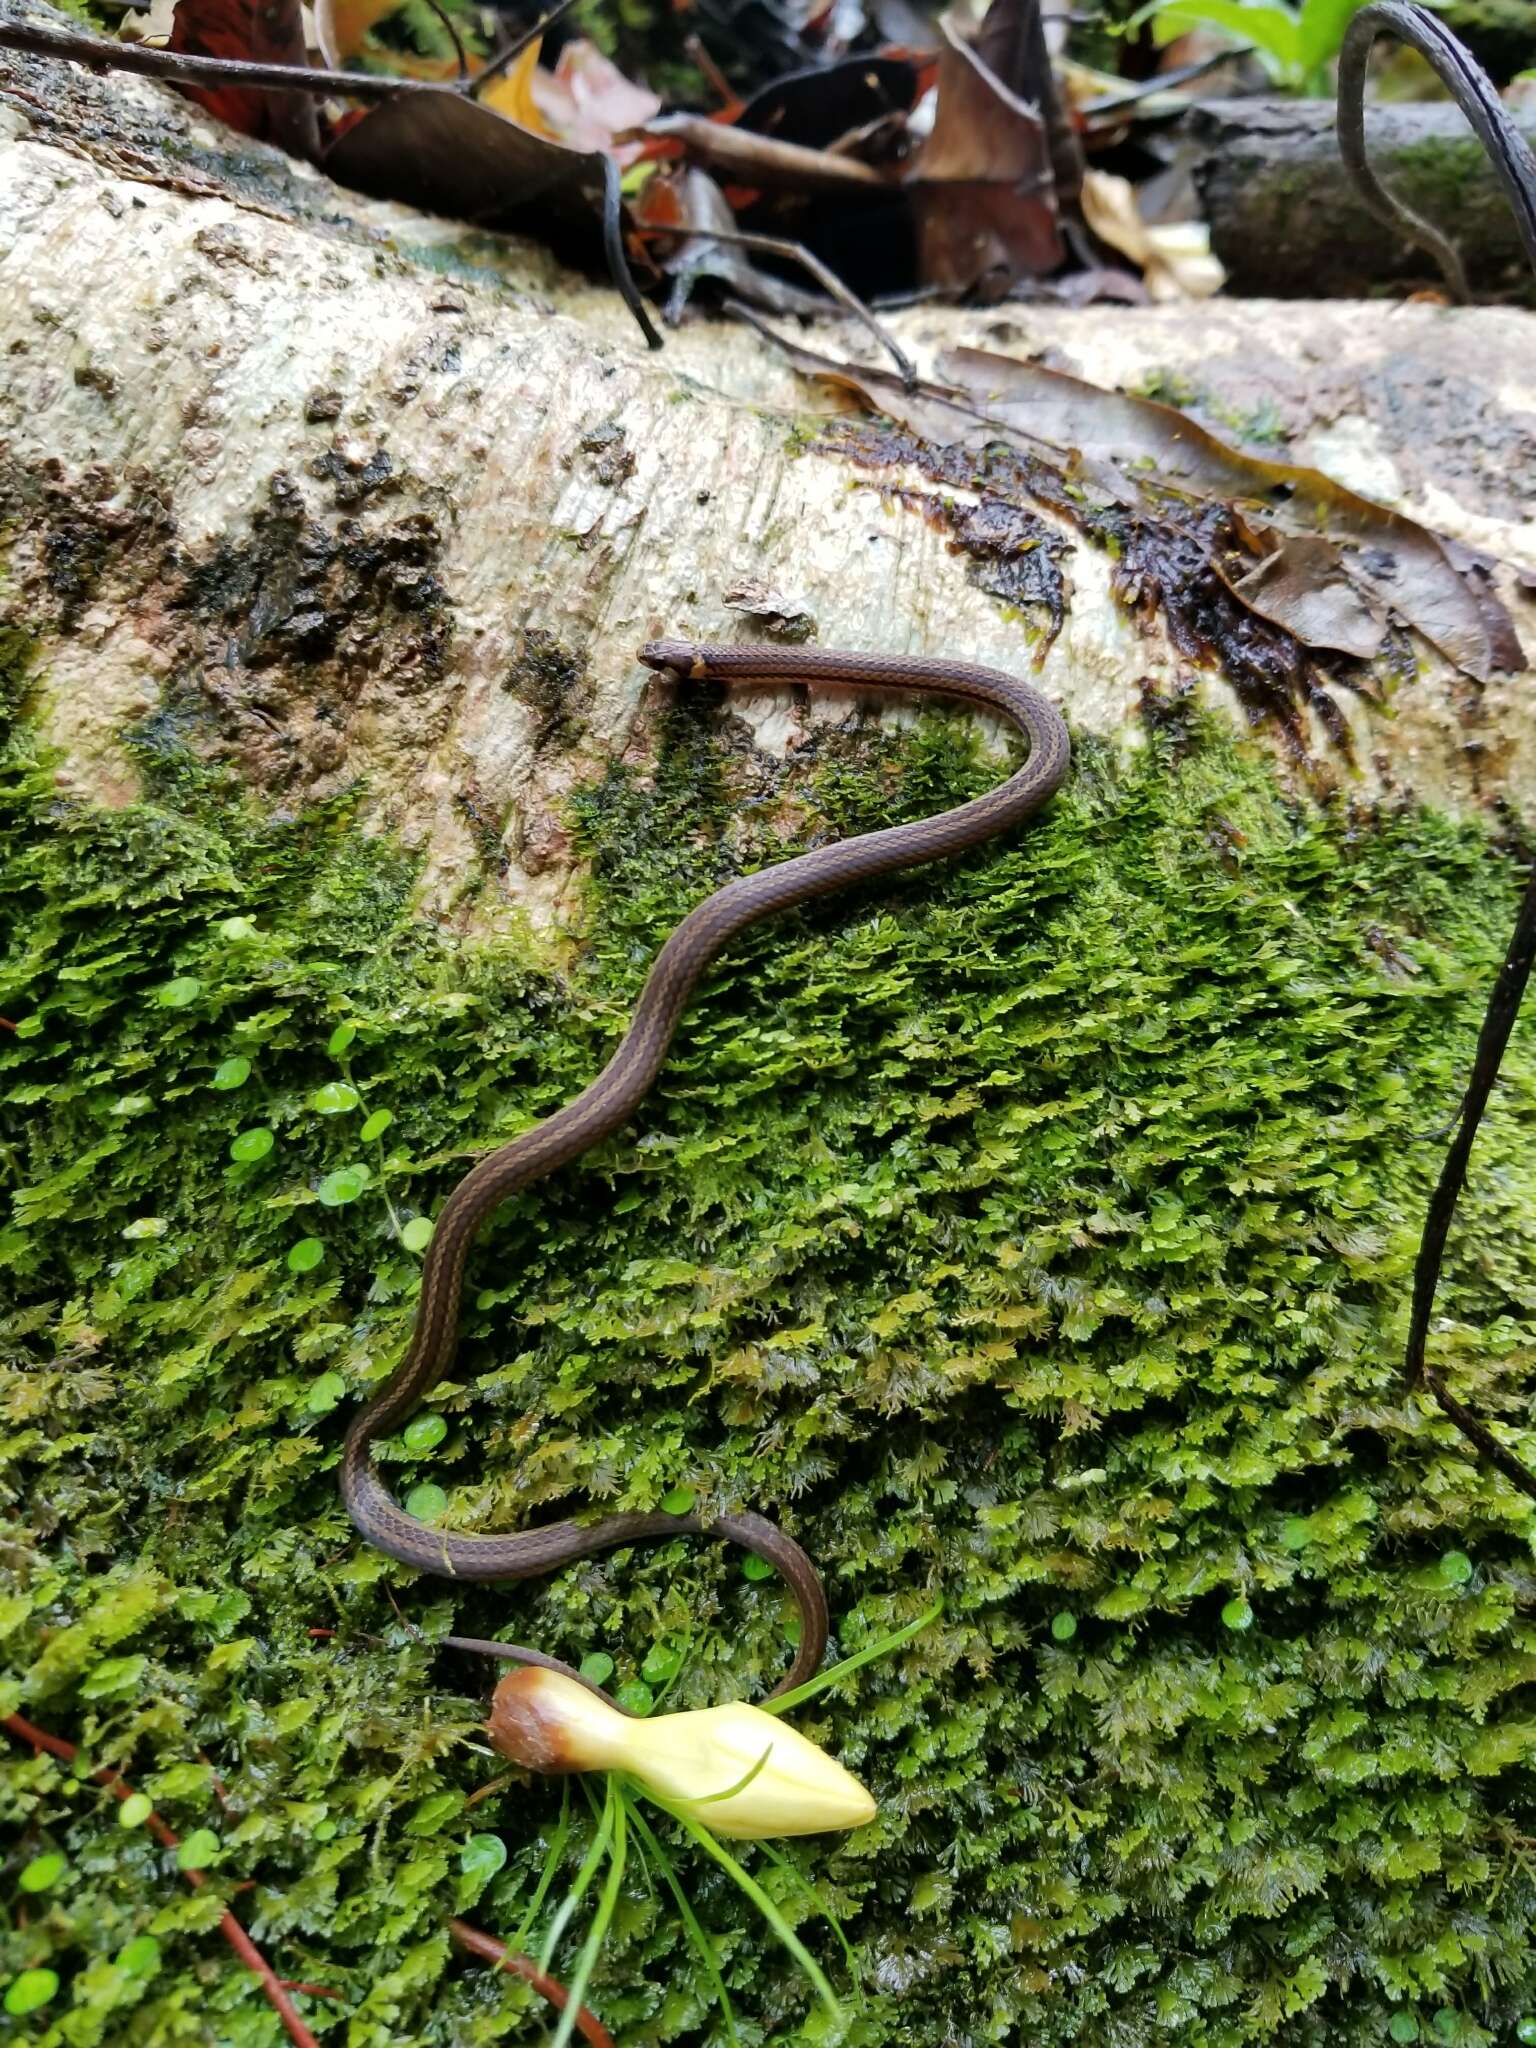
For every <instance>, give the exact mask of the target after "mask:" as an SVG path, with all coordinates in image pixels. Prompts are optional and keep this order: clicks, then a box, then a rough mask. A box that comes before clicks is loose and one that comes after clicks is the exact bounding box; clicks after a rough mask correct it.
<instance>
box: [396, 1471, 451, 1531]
mask: <svg viewBox="0 0 1536 2048" xmlns="http://www.w3.org/2000/svg"><path fill="white" fill-rule="evenodd" d="M447 1508H448V1496H447V1494H446V1493H444V1491H443V1489H442V1488H441V1487H440V1486H434V1485H433V1483H432V1481H431V1480H430V1479H423V1480H422V1482H421V1484H420V1486H413V1487H412V1488H411V1490H410V1492H409V1493H408V1494H407V1495H406V1496H405V1512H406V1513H407V1514H408V1515H414V1516H415V1517H416V1519H417V1521H418V1522H435V1521H436V1520H437V1518H438V1516H439V1515H441V1514H445V1513H446V1512H447Z"/></svg>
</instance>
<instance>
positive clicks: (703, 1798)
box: [688, 1742, 773, 1806]
mask: <svg viewBox="0 0 1536 2048" xmlns="http://www.w3.org/2000/svg"><path fill="white" fill-rule="evenodd" d="M772 1755H773V1744H772V1743H771V1742H770V1743H769V1745H768V1747H767V1748H766V1749H765V1750H764V1751H763V1753H762V1755H761V1756H760V1757H759V1758H758V1760H757V1762H756V1763H755V1764H753V1766H752V1768H751V1769H750V1770H749V1771H748V1772H747V1773H746V1775H745V1776H744V1777H740V1778H738V1779H737V1780H736V1782H735V1784H734V1785H727V1786H726V1788H725V1790H724V1791H723V1792H701V1793H700V1794H699V1796H698V1798H697V1799H690V1800H689V1802H688V1803H689V1805H690V1806H718V1805H719V1803H720V1801H721V1800H722V1799H734V1798H735V1797H736V1794H737V1793H738V1792H745V1791H746V1789H747V1787H748V1786H749V1785H750V1784H751V1782H752V1780H753V1779H754V1778H755V1777H756V1776H757V1774H758V1772H759V1771H760V1770H761V1769H762V1768H763V1765H764V1764H765V1763H767V1761H768V1759H769V1757H771V1756H772Z"/></svg>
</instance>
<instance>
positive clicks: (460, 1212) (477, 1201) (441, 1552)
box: [341, 640, 1071, 1696]
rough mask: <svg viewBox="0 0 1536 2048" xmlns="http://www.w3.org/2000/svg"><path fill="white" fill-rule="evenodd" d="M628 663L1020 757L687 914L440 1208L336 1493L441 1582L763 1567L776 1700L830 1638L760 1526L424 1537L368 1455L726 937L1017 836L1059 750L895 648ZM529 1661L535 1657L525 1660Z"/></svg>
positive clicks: (697, 653)
mask: <svg viewBox="0 0 1536 2048" xmlns="http://www.w3.org/2000/svg"><path fill="white" fill-rule="evenodd" d="M640 659H641V660H642V661H643V662H644V663H645V664H646V666H647V667H648V668H653V669H657V670H660V671H662V672H665V673H670V674H672V675H674V676H677V677H679V678H685V677H686V678H693V679H699V680H709V681H714V680H718V681H721V682H729V683H780V684H783V683H809V684H813V685H814V684H829V685H836V686H838V687H845V686H847V685H850V684H853V685H857V686H860V687H867V688H870V689H880V690H917V691H921V692H924V693H927V694H931V695H936V696H943V697H957V698H961V699H963V700H964V701H965V702H967V703H971V704H977V705H981V706H983V707H984V708H985V709H987V710H989V711H994V712H1001V713H1002V715H1003V716H1004V717H1005V718H1007V719H1010V720H1011V721H1012V722H1013V724H1014V725H1016V726H1017V727H1018V728H1019V730H1020V731H1021V732H1022V733H1023V734H1024V735H1025V737H1026V738H1027V739H1028V741H1029V759H1028V761H1027V762H1026V763H1025V764H1024V766H1023V767H1022V768H1021V769H1020V770H1019V771H1018V773H1017V774H1016V775H1011V776H1010V777H1009V778H1008V780H1007V781H1006V782H1003V783H1000V784H999V785H998V786H997V788H996V789H992V790H989V791H988V792H987V794H986V795H985V796H981V797H977V798H976V799H975V801H974V802H972V803H967V804H960V805H958V806H957V807H956V808H955V809H953V810H949V811H940V812H938V813H937V814H936V815H935V816H933V817H931V818H922V819H920V820H918V821H917V822H916V823H915V824H911V825H895V826H892V827H891V828H890V829H889V830H887V831H883V832H869V833H865V834H862V835H861V836H860V837H859V838H857V839H845V840H842V841H840V842H838V843H837V844H835V845H832V846H823V847H818V848H817V849H816V851H815V852H814V853H806V854H801V855H799V856H798V857H797V858H796V859H793V860H787V861H783V862H781V863H780V864H779V865H778V866H777V867H771V868H764V869H762V870H761V871H760V872H759V873H757V874H754V875H744V876H742V877H740V878H739V879H738V880H737V881H734V882H728V883H727V884H726V886H725V887H724V888H723V889H718V890H716V892H715V894H714V895H713V896H710V897H707V898H706V899H705V901H704V902H702V903H701V904H699V906H698V908H697V909H695V910H692V911H690V912H689V914H688V915H687V917H685V918H684V919H683V921H682V923H681V924H680V925H679V926H678V927H677V929H676V930H675V931H674V932H673V933H672V935H671V937H670V938H669V939H668V940H667V942H666V944H665V945H664V946H663V947H662V949H661V951H660V952H659V953H658V954H657V956H656V959H655V962H654V963H653V965H652V967H651V971H650V974H649V975H648V976H647V978H646V982H645V986H644V988H643V989H642V990H641V992H640V999H639V1001H638V1003H637V1004H636V1005H635V1013H634V1017H633V1019H632V1021H631V1023H630V1027H629V1029H628V1031H627V1032H626V1033H625V1034H624V1037H623V1039H622V1040H621V1041H620V1043H619V1048H618V1050H617V1051H616V1052H615V1053H614V1055H613V1057H612V1059H610V1060H609V1062H608V1064H607V1066H605V1067H604V1068H603V1070H602V1072H601V1073H600V1074H599V1075H598V1077H597V1079H596V1080H595V1081H593V1082H592V1083H591V1084H590V1086H588V1087H586V1088H584V1089H583V1090H582V1092H581V1093H580V1094H579V1095H578V1096H576V1097H575V1098H574V1099H573V1100H572V1101H570V1102H568V1103H566V1105H565V1106H564V1108H563V1109H558V1110H556V1111H555V1113H554V1115H553V1116H550V1117H546V1118H545V1119H544V1121H543V1122H542V1123H538V1124H535V1125H534V1126H533V1128H532V1129H531V1130H527V1131H524V1132H523V1133H522V1135H521V1136H520V1137H517V1138H514V1139H513V1140H512V1142H511V1143H510V1144H508V1145H500V1146H498V1147H497V1149H496V1150H495V1151H494V1152H489V1153H487V1154H486V1156H485V1158H483V1159H482V1160H480V1161H479V1163H478V1164H477V1165H475V1166H474V1167H472V1168H471V1169H470V1171H469V1172H468V1173H467V1174H465V1176H464V1178H463V1179H462V1180H461V1181H460V1182H459V1184H458V1186H457V1187H456V1188H455V1189H454V1190H453V1192H452V1194H450V1195H449V1197H448V1199H447V1201H446V1202H445V1203H444V1204H443V1208H442V1212H441V1214H440V1215H439V1216H438V1219H437V1224H436V1227H435V1229H434V1231H433V1233H432V1240H431V1243H430V1245H429V1246H428V1248H427V1254H426V1258H425V1261H424V1262H423V1266H422V1275H421V1296H420V1301H419V1304H418V1307H417V1311H416V1324H415V1328H414V1329H413V1331H412V1333H411V1342H410V1349H409V1350H408V1351H407V1353H406V1356H405V1359H404V1361H403V1362H402V1364H401V1366H400V1368H399V1370H398V1371H397V1372H396V1373H394V1374H393V1376H392V1377H391V1378H390V1380H389V1381H388V1383H387V1384H386V1385H385V1387H384V1388H383V1390H382V1391H381V1392H380V1393H379V1394H377V1395H376V1396H375V1398H374V1399H373V1400H372V1401H371V1402H370V1403H369V1404H368V1406H367V1407H366V1408H365V1409H364V1410H363V1412H362V1413H361V1414H360V1415H359V1416H358V1417H357V1419H356V1421H355V1422H354V1423H353V1424H352V1427H351V1429H350V1430H349V1431H348V1432H347V1440H346V1447H345V1449H344V1451H343V1453H342V1461H341V1493H342V1499H343V1500H344V1501H345V1502H346V1506H347V1512H348V1514H349V1515H350V1516H351V1517H352V1520H353V1522H354V1523H355V1524H356V1526H357V1529H358V1531H359V1533H360V1534H361V1535H362V1536H363V1537H365V1538H366V1540H367V1541H368V1542H369V1543H371V1544H372V1545H373V1546H374V1548H375V1549H377V1550H382V1551H384V1552H386V1553H387V1554H388V1555H389V1556H390V1557H395V1558H399V1559H400V1560H401V1562H402V1563H404V1564H409V1565H414V1566H415V1567H416V1569H417V1570H418V1571H423V1572H435V1573H437V1574H439V1575H440V1576H441V1577H444V1578H457V1579H532V1578H539V1577H541V1576H542V1575H543V1574H544V1573H545V1572H550V1571H554V1570H555V1569H556V1568H557V1567H558V1566H560V1565H562V1564H568V1563H570V1562H572V1561H573V1560H574V1559H576V1558H582V1557H591V1556H592V1555H593V1554H594V1553H595V1552H597V1551H601V1550H611V1549H613V1548H614V1547H615V1546H617V1545H619V1544H627V1543H637V1542H645V1541H649V1540H653V1539H658V1538H662V1537H668V1536H677V1535H682V1534H693V1535H707V1536H724V1537H727V1538H729V1539H730V1541H732V1542H734V1543H740V1544H742V1545H743V1546H744V1547H745V1548H746V1549H748V1550H751V1551H755V1552H756V1554H757V1555H758V1556H759V1557H762V1558H766V1559H767V1560H768V1562H769V1563H770V1564H772V1565H774V1566H775V1567H776V1568H777V1570H778V1571H779V1572H780V1573H781V1574H782V1575H783V1577H784V1578H785V1579H786V1580H787V1581H788V1583H789V1586H790V1588H791V1590H792V1591H793V1593H794V1595H795V1599H796V1601H797V1602H798V1604H799V1608H800V1642H799V1646H798V1648H797V1651H796V1655H795V1661H794V1665H793V1668H792V1669H791V1670H790V1672H789V1674H788V1676H787V1677H786V1678H785V1679H784V1680H783V1681H782V1682H781V1684H779V1685H778V1686H776V1687H775V1688H774V1691H775V1693H779V1692H785V1691H788V1690H789V1689H790V1688H792V1687H794V1686H797V1685H800V1684H802V1683H803V1682H804V1681H805V1680H806V1679H807V1678H809V1677H810V1676H811V1674H812V1673H813V1672H814V1671H815V1670H816V1669H817V1667H818V1666H819V1664H820V1662H821V1657H822V1652H823V1651H824V1650H825V1648H826V1642H827V1601H826V1594H825V1593H824V1592H823V1590H822V1584H821V1579H820V1577H819V1575H818V1573H817V1571H816V1567H815V1566H814V1565H813V1564H812V1562H811V1560H810V1558H809V1557H807V1555H806V1554H805V1552H804V1551H803V1550H802V1549H801V1548H800V1545H799V1544H798V1543H796V1542H795V1541H794V1540H793V1539H792V1538H791V1537H789V1536H786V1535H785V1534H784V1532H783V1530H782V1529H779V1528H777V1527H775V1525H774V1524H773V1523H772V1522H769V1521H766V1520H765V1519H764V1518H763V1517H762V1516H761V1515H755V1514H751V1513H742V1514H727V1515H715V1516H713V1517H711V1518H710V1519H709V1520H707V1521H706V1520H705V1519H704V1518H703V1517H702V1516H699V1515H692V1514H684V1515H672V1514H667V1513H665V1512H654V1513H647V1514H617V1515H604V1516H602V1517H601V1518H600V1519H599V1520H597V1521H595V1522H587V1523H582V1522H576V1521H561V1522H551V1523H549V1524H547V1525H546V1526H545V1527H543V1528H537V1529H526V1530H522V1531H520V1532H519V1533H518V1534H516V1535H511V1536H460V1535H455V1534H451V1533H449V1532H447V1531H442V1530H437V1529H432V1528H429V1527H428V1526H427V1524H426V1523H424V1522H419V1521H417V1520H416V1518H415V1517H414V1516H413V1515H408V1514H407V1513H406V1512H405V1510H404V1509H403V1508H401V1507H400V1506H399V1504H398V1503H397V1502H396V1501H395V1500H394V1498H393V1497H392V1495H391V1494H390V1492H389V1490H388V1488H387V1487H386V1486H385V1484H384V1482H383V1480H382V1479H381V1478H380V1477H379V1474H378V1472H377V1471H376V1469H375V1467H374V1464H373V1459H372V1448H373V1444H374V1442H375V1440H376V1439H377V1438H379V1437H383V1436H389V1435H391V1434H392V1433H393V1432H394V1431H395V1430H396V1429H397V1428H399V1426H400V1425H401V1424H402V1423H403V1422H404V1421H405V1420H406V1418H407V1417H408V1416H409V1415H410V1413H411V1411H412V1410H413V1409H414V1408H415V1407H417V1406H418V1404H419V1403H420V1402H421V1401H422V1399H423V1398H424V1397H425V1396H426V1395H427V1394H428V1393H429V1392H430V1391H431V1389H432V1388H433V1387H434V1386H436V1384H437V1382H438V1381H439V1380H440V1379H441V1378H442V1376H443V1374H444V1373H445V1372H446V1370H447V1369H448V1366H449V1364H450V1363H451V1362H452V1359H453V1355H454V1351H455V1348H456V1345H457V1341H458V1321H459V1298H460V1295H461V1294H462V1292H463V1286H464V1269H465V1266H466V1263H467V1262H468V1258H469V1251H470V1246H471V1245H472V1244H473V1242H474V1239H475V1236H476V1234H477V1232H478V1231H479V1229H480V1226H481V1224H482V1223H484V1221H485V1219H486V1218H487V1216H489V1215H490V1213H491V1211H492V1210H493V1209H494V1208H495V1207H496V1206H497V1204H498V1203H499V1202H504V1201H505V1200H506V1199H507V1197H508V1196H509V1195H514V1194H516V1193H517V1192H518V1191H519V1190H520V1189H522V1188H526V1187H528V1186H530V1185H531V1184H532V1183H533V1182H534V1181H537V1180H541V1179H543V1178H544V1176H545V1175H546V1174H549V1173H553V1172H554V1170H555V1169H556V1168H557V1167H560V1166H564V1165H566V1164H567V1163H568V1162H569V1161H570V1160H572V1159H576V1158H578V1157H579V1156H580V1155H581V1154H582V1153H583V1152H586V1151H588V1150H590V1148H591V1147H592V1146H593V1145H595V1144H597V1143H598V1141H599V1140H600V1139H602V1138H606V1137H608V1136H610V1135H611V1134H612V1133H613V1132H614V1131H617V1130H619V1129H621V1128H622V1126H623V1125H625V1124H627V1123H628V1122H629V1120H630V1118H631V1116H632V1115H633V1114H634V1112H635V1109H636V1107H637V1106H638V1104H639V1103H640V1102H641V1101H642V1100H643V1098H644V1096H645V1094H646V1092H647V1090H648V1089H649V1088H650V1086H651V1083H652V1082H653V1081H654V1080H655V1078H656V1076H657V1074H658V1073H659V1072H660V1070H661V1065H662V1062H663V1060H664V1059H665V1058H666V1054H667V1048H668V1046H669V1045H670V1043H671V1040H672V1034H673V1032H674V1031H675V1029H676V1027H677V1022H678V1019H679V1018H680V1017H681V1015H682V1013H683V1010H684V1008H685V1007H686V1005H687V1003H688V999H689V997H690V996H691V995H692V994H693V991H694V989H695V988H696V987H697V986H698V982H699V979H700V976H701V975H702V974H703V973H704V970H705V969H706V968H707V967H708V966H709V964H710V962H711V961H712V960H713V959H714V958H715V956H716V955H717V954H718V953H719V952H720V950H721V948H722V947H723V946H725V945H726V944H727V943H728V942H729V940H731V939H732V938H734V937H735V935H736V933H737V932H739V931H741V930H743V929H744V928H745V927H746V926H747V925H751V924H756V923H757V922H758V921H759V920H760V919H761V918H765V917H769V916H771V915H772V914H773V913H774V912H775V911H779V910H787V909H788V908H789V907H790V906H791V905H792V904H796V903H804V902H806V901H808V900H809V899H810V898H811V897H813V896H823V895H826V894H828V893H829V892H830V891H832V890H834V889H841V888H844V887H846V886H847V885H848V884H849V883H852V882H860V881H865V880H868V879H869V878H870V877H872V876H875V875H885V874H890V873H892V872H893V871H894V870H896V869H898V868H907V867H916V866H918V865H920V864H921V863H922V862H924V861H930V860H943V859H946V858H948V857H949V856H951V855H953V854H957V853H962V852H964V851H965V849H966V848H967V847H971V846H977V845H979V844H980V843H981V842H982V841H983V840H986V839H991V838H994V837H995V836H996V835H997V834H998V833H1001V832H1006V831H1008V830H1009V829H1010V828H1011V827H1013V826H1015V825H1018V824H1021V823H1022V822H1023V820H1024V819H1026V818H1027V817H1029V816H1030V815H1031V813H1032V812H1034V811H1037V810H1039V808H1040V807H1041V805H1042V804H1044V803H1045V802H1046V800H1047V798H1049V797H1050V796H1051V795H1052V793H1053V792H1054V791H1055V790H1056V788H1057V787H1058V785H1059V784H1060V782H1061V780H1062V778H1063V777H1064V776H1065V774H1066V772H1067V767H1068V764H1069V762H1070V759H1071V750H1070V744H1069V741H1068V738H1067V728H1066V725H1065V724H1064V722H1063V720H1062V717H1061V714H1060V713H1059V712H1058V711H1057V710H1056V709H1055V707H1054V706H1053V705H1052V704H1050V703H1049V702H1048V701H1047V700H1046V698H1044V697H1042V696H1041V695H1040V693H1039V691H1038V690H1033V689H1031V688H1030V687H1029V686H1028V685H1027V684H1025V683H1020V682H1015V681H1014V680H1013V678H1012V677H1010V676H1005V675H1000V674H998V673H997V672H996V670H994V669H986V668H974V667H972V666H971V665H970V664H969V663H966V662H959V661H935V660H929V659H926V658H924V657H922V656H917V655H904V654H838V653H833V652H831V651H830V650H828V649H825V648H811V649H807V648H777V647H696V646H694V645H692V644H691V643H689V642H687V641H678V640H657V641H653V642H652V643H651V644H650V645H649V646H648V647H644V648H642V649H641V651H640ZM482 1647H487V1648H489V1647H492V1646H490V1645H484V1646H482ZM516 1654H518V1655H519V1656H524V1657H529V1656H530V1653H524V1652H517V1653H516ZM530 1661H534V1662H538V1663H543V1662H545V1661H546V1660H545V1659H544V1658H542V1657H538V1656H531V1658H530ZM549 1661H553V1660H549ZM559 1668H561V1669H565V1668H566V1667H565V1666H560V1667H559ZM770 1696H771V1695H770Z"/></svg>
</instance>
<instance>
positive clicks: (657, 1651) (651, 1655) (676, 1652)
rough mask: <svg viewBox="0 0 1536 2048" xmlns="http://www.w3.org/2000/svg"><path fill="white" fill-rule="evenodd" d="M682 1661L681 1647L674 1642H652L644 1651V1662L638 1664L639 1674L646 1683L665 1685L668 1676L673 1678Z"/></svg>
mask: <svg viewBox="0 0 1536 2048" xmlns="http://www.w3.org/2000/svg"><path fill="white" fill-rule="evenodd" d="M682 1661H683V1649H682V1646H681V1644H676V1643H652V1645H651V1647H650V1648H649V1649H648V1650H647V1651H646V1653H645V1662H644V1663H643V1664H642V1665H641V1666H640V1676H641V1677H642V1678H643V1679H644V1680H645V1682H646V1684H647V1685H665V1684H666V1682H667V1680H668V1679H669V1678H675V1677H676V1675H677V1672H678V1670H679V1669H680V1667H681V1665H682Z"/></svg>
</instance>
